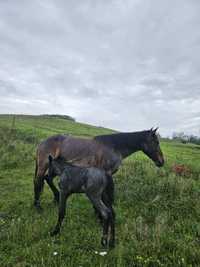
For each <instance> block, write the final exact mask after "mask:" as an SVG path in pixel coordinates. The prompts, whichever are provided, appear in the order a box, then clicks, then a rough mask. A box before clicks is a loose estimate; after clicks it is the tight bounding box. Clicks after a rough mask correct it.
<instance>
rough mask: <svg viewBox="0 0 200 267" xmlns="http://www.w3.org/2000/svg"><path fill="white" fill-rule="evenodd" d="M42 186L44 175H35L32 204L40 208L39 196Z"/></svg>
mask: <svg viewBox="0 0 200 267" xmlns="http://www.w3.org/2000/svg"><path fill="white" fill-rule="evenodd" d="M43 187H44V176H36V177H35V178H34V206H35V207H36V208H37V209H38V210H41V209H42V208H41V205H40V196H41V193H42V190H43Z"/></svg>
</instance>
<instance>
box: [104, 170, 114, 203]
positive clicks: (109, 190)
mask: <svg viewBox="0 0 200 267" xmlns="http://www.w3.org/2000/svg"><path fill="white" fill-rule="evenodd" d="M106 178H107V186H106V188H105V193H106V195H107V197H108V198H109V202H110V204H111V205H112V204H113V202H114V182H113V178H112V176H111V175H109V174H106Z"/></svg>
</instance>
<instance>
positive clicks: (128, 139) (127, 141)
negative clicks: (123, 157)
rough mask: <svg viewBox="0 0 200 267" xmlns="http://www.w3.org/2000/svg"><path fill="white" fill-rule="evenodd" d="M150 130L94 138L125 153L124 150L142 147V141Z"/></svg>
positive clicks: (135, 149)
mask: <svg viewBox="0 0 200 267" xmlns="http://www.w3.org/2000/svg"><path fill="white" fill-rule="evenodd" d="M149 132H150V131H149V130H145V131H139V132H125V133H114V134H107V135H97V136H95V137H94V140H95V141H97V142H99V143H101V144H104V145H106V146H109V147H110V148H112V149H114V150H115V151H118V152H121V153H122V154H123V152H124V151H126V153H128V152H132V151H137V150H138V149H140V146H141V143H142V142H143V141H144V140H145V139H146V137H147V135H148V134H149Z"/></svg>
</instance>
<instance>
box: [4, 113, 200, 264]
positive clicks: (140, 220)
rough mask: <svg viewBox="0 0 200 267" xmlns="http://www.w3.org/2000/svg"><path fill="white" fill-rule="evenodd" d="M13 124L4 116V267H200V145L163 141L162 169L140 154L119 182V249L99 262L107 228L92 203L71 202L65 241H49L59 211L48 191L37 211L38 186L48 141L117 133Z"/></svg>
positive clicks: (35, 120) (48, 123) (21, 119)
mask: <svg viewBox="0 0 200 267" xmlns="http://www.w3.org/2000/svg"><path fill="white" fill-rule="evenodd" d="M13 118H14V117H13V116H11V115H10V116H9V115H1V116H0V266H2V267H4V266H20V267H25V266H26V267H27V266H76V267H78V266H92V267H93V266H109V267H110V266H141V267H143V266H153V267H154V266H200V179H199V178H200V147H199V146H195V145H190V144H180V143H174V142H161V147H162V150H163V153H164V155H165V159H166V164H165V166H164V167H163V168H161V169H158V168H157V167H155V165H154V164H153V163H152V162H151V161H150V160H149V159H148V158H147V157H146V156H145V155H143V154H142V153H135V154H134V155H132V156H131V157H129V158H128V159H127V160H125V161H124V163H123V166H122V167H121V169H120V171H119V172H118V173H117V174H116V175H115V177H114V179H115V185H116V198H115V199H116V201H115V210H116V214H117V219H116V235H117V236H116V237H117V244H116V248H115V249H113V250H111V251H108V254H107V255H106V256H101V255H99V252H100V251H102V248H101V246H100V237H101V228H100V226H99V224H98V221H97V220H96V219H95V216H94V212H93V209H92V207H91V205H90V203H89V202H88V200H87V199H86V197H85V196H83V195H74V196H72V197H71V198H70V199H69V202H68V209H67V216H66V219H65V222H64V224H63V228H62V232H61V235H60V236H59V237H56V238H51V237H50V236H49V231H50V229H52V227H53V226H54V224H55V222H56V219H57V208H56V206H55V205H54V204H53V202H52V199H53V197H52V194H51V192H50V190H49V188H48V187H47V186H45V190H44V194H43V197H42V206H43V208H44V211H43V213H42V214H38V213H37V212H36V211H35V209H34V208H33V206H32V202H33V185H32V180H33V173H34V158H35V150H36V146H37V144H38V143H39V142H40V141H41V140H42V139H43V138H46V137H48V136H50V135H53V134H55V133H70V134H73V135H76V136H84V137H86V138H89V137H92V136H94V135H97V134H104V133H105V134H106V133H111V132H112V130H109V129H104V128H101V127H94V126H90V125H86V124H81V123H76V122H73V121H70V120H69V121H68V120H66V119H63V118H56V117H55V118H50V117H45V116H44V117H42V116H15V119H13ZM179 167H180V168H182V169H181V172H179V171H178V170H179Z"/></svg>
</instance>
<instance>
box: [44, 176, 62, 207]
mask: <svg viewBox="0 0 200 267" xmlns="http://www.w3.org/2000/svg"><path fill="white" fill-rule="evenodd" d="M53 178H54V177H48V176H45V180H46V182H47V184H48V186H49V187H50V189H51V191H52V192H53V194H54V201H55V203H59V191H58V189H57V188H56V186H55V185H54V183H53Z"/></svg>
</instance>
